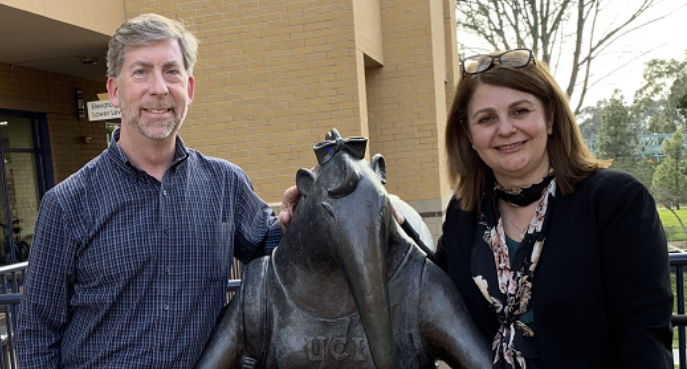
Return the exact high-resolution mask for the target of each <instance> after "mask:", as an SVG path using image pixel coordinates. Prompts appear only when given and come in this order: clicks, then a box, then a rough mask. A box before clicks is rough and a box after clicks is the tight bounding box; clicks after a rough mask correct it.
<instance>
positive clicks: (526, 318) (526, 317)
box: [506, 236, 536, 332]
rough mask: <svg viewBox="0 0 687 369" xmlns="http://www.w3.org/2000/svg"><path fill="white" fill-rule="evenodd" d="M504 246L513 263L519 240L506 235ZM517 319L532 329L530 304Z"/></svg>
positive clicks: (532, 314)
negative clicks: (506, 247)
mask: <svg viewBox="0 0 687 369" xmlns="http://www.w3.org/2000/svg"><path fill="white" fill-rule="evenodd" d="M506 246H508V259H510V264H511V265H513V258H514V257H515V252H516V251H517V250H518V247H520V242H518V241H516V240H514V239H512V238H510V237H508V236H506ZM518 320H520V321H521V322H523V323H525V324H526V325H527V326H528V327H530V329H531V330H533V331H534V313H532V305H531V304H530V307H529V309H527V311H526V312H525V313H524V314H522V315H520V318H519V319H518ZM535 332H536V331H535Z"/></svg>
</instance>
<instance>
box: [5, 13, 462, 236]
mask: <svg viewBox="0 0 687 369" xmlns="http://www.w3.org/2000/svg"><path fill="white" fill-rule="evenodd" d="M150 12H154V13H159V14H162V15H165V16H167V17H170V18H174V19H180V20H183V21H184V22H185V23H186V24H187V25H188V26H189V28H190V29H191V30H192V31H193V32H194V33H195V34H196V35H197V37H198V38H199V39H200V41H201V44H200V59H199V62H198V64H197V66H196V68H195V69H194V75H195V78H196V86H197V87H196V97H195V100H194V102H193V105H192V107H191V111H190V113H189V115H188V118H187V120H186V122H185V123H184V126H183V128H182V130H181V135H182V138H183V139H184V140H185V142H186V143H187V144H188V145H189V146H191V147H194V148H196V149H198V150H199V151H201V152H203V153H205V154H208V155H212V156H217V157H221V158H224V159H228V160H230V161H232V162H234V163H236V164H238V165H240V166H241V167H242V168H243V169H244V170H245V171H246V172H247V173H248V175H249V176H250V177H251V179H252V181H253V184H254V186H255V189H256V191H257V192H258V194H259V195H260V196H261V197H262V198H263V199H265V201H267V202H269V203H277V202H279V201H280V199H281V195H282V193H283V191H284V189H286V188H287V187H289V186H291V185H292V184H293V183H294V178H295V173H296V170H297V169H298V168H300V167H312V166H313V165H314V164H315V157H314V155H313V153H312V150H311V148H312V145H313V144H314V143H316V142H318V141H320V140H321V139H322V138H323V137H324V134H325V133H326V132H327V131H328V130H329V129H331V128H332V127H335V128H337V129H338V130H339V131H340V132H341V133H342V135H344V136H358V135H362V136H366V137H368V138H369V146H368V155H369V157H371V156H372V155H374V154H375V153H381V154H383V155H384V157H385V159H386V163H387V170H388V183H387V188H388V190H389V192H391V193H394V194H396V195H398V196H400V197H401V198H403V199H404V200H406V201H407V202H409V203H410V204H411V205H412V206H414V207H415V208H416V209H417V210H418V211H419V212H420V213H421V214H422V215H423V217H424V218H425V221H426V223H427V224H428V225H429V226H430V229H431V230H432V232H433V233H434V234H435V236H436V235H438V234H439V232H440V224H441V219H442V214H443V209H444V207H445V204H446V203H447V201H448V198H449V197H450V195H451V191H450V189H449V187H448V181H447V178H446V175H445V169H444V165H443V157H444V146H443V134H444V128H445V120H446V116H447V111H448V108H449V104H450V100H451V96H452V89H453V87H454V86H455V83H456V81H457V78H458V60H457V51H456V45H457V43H456V33H455V4H454V1H452V0H241V1H240V0H204V1H203V0H125V1H121V0H52V1H38V0H35V1H27V0H0V127H1V124H2V122H3V121H8V119H10V118H11V119H10V120H9V122H10V123H9V125H8V126H6V127H5V128H7V127H14V126H13V124H14V123H13V122H14V121H13V120H12V119H14V120H16V119H29V120H31V119H34V120H35V121H36V129H34V131H33V132H34V133H33V135H34V138H35V140H34V141H35V142H43V144H42V145H34V147H33V148H32V150H33V151H32V152H34V153H33V154H32V155H37V159H35V160H34V161H36V162H37V163H38V164H36V167H37V168H35V171H37V172H38V173H39V174H38V175H37V179H36V182H37V184H36V186H35V187H36V188H35V190H34V189H31V191H33V193H35V194H37V195H36V196H38V197H40V195H41V194H42V193H43V192H44V191H45V190H46V189H47V188H49V187H51V186H52V185H54V184H55V183H58V182H59V181H61V180H63V179H64V178H66V177H67V176H69V175H70V174H71V173H73V172H74V171H76V170H77V169H78V168H80V167H81V166H82V165H84V164H85V163H86V162H88V161H89V160H90V159H92V158H93V157H94V156H96V155H97V154H98V153H100V152H101V151H102V150H103V149H105V147H106V145H107V142H106V123H105V122H104V121H88V119H87V118H86V119H82V120H79V119H78V118H77V115H76V112H75V111H76V106H77V105H78V102H77V98H76V94H75V91H76V90H77V89H78V90H80V91H81V92H82V93H83V96H84V100H85V102H89V101H95V100H97V99H98V97H97V94H98V93H103V92H105V67H104V66H105V52H106V49H107V41H108V40H109V37H110V36H111V35H112V33H114V31H115V30H116V28H117V26H118V25H119V24H120V23H121V22H122V21H124V19H127V18H131V17H135V16H137V15H139V14H142V13H150ZM6 18H7V19H6ZM94 58H96V59H97V65H93V59H94ZM4 117H10V118H4ZM15 126H16V125H15ZM5 128H2V130H0V136H3V135H5V131H4V130H6V129H5ZM12 129H14V128H12ZM41 132H42V133H41ZM36 137H37V138H36ZM87 137H90V140H89V139H87ZM0 138H2V139H3V144H4V142H5V137H4V136H3V137H0ZM41 140H42V141H41ZM35 146H38V147H35ZM3 148H4V147H0V154H2V153H3V152H4V151H2V150H1V149H3ZM27 165H28V164H27ZM2 170H3V171H7V166H5V167H3V169H2ZM24 172H26V170H25V171H24ZM28 172H31V171H30V170H29V171H28ZM17 173H18V172H17ZM15 177H16V174H15ZM5 182H6V183H4V184H3V186H4V191H0V192H3V193H5V194H6V198H10V201H12V200H11V197H12V196H15V197H16V196H17V195H12V194H11V193H10V192H12V191H10V189H9V187H12V186H13V187H15V189H14V190H15V191H14V192H15V193H17V194H18V193H19V192H21V191H17V189H18V188H19V186H20V185H19V184H13V185H11V186H8V183H7V181H5ZM15 182H16V180H15ZM31 191H29V192H31ZM24 192H27V191H24ZM3 193H0V197H1V196H2V195H3ZM34 208H35V206H34ZM2 211H3V210H1V209H0V213H1V212H2ZM25 212H29V211H28V210H26V211H25ZM3 216H4V218H3ZM17 216H19V217H21V218H23V219H24V220H23V222H24V224H23V227H24V228H25V229H27V230H30V229H31V228H32V221H33V220H32V219H34V218H35V214H34V216H33V218H32V217H31V216H29V214H27V215H13V218H17ZM2 219H7V214H4V215H0V223H1V221H2Z"/></svg>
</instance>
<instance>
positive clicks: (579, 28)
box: [456, 0, 670, 113]
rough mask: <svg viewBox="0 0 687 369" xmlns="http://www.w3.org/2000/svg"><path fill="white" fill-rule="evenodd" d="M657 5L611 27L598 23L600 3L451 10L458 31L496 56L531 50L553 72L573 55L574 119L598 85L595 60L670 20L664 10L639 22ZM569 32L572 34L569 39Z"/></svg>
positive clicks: (512, 1) (472, 2) (654, 1)
mask: <svg viewBox="0 0 687 369" xmlns="http://www.w3.org/2000/svg"><path fill="white" fill-rule="evenodd" d="M624 3H625V6H626V7H627V2H624ZM660 3H661V1H660V0H641V1H639V5H637V6H636V7H634V8H632V10H633V11H632V12H630V13H629V15H626V16H625V18H623V19H620V20H619V22H617V23H616V22H613V23H612V24H611V25H610V26H609V25H606V24H603V22H602V21H599V20H598V19H599V14H600V13H601V12H602V11H603V10H604V7H605V6H607V5H608V4H607V2H606V1H602V0H577V1H573V0H539V1H534V0H528V1H517V0H456V9H457V12H458V17H457V18H458V19H457V23H458V28H459V29H462V30H465V31H466V32H469V33H471V34H473V35H476V36H478V37H479V38H481V39H482V40H484V41H486V42H487V43H489V45H491V47H492V48H493V49H495V50H508V49H513V48H531V49H532V50H534V51H535V52H536V53H537V56H538V57H539V58H540V59H541V60H543V61H544V62H546V63H547V64H548V65H549V66H552V67H553V64H552V63H553V62H556V61H557V60H558V58H559V57H560V56H561V55H564V56H565V57H566V58H568V57H569V56H570V53H569V52H568V50H570V49H572V50H573V52H572V66H571V73H570V79H569V81H568V85H567V87H566V88H565V91H566V92H567V94H568V96H569V97H572V96H573V93H574V92H575V89H576V88H577V87H578V85H580V84H581V88H580V91H581V92H580V98H579V102H578V104H577V106H576V107H575V109H574V111H575V113H578V112H580V109H581V107H582V105H583V102H584V96H585V94H586V92H587V89H588V88H590V87H591V86H592V85H593V84H594V83H596V82H598V80H597V81H595V82H591V77H593V75H592V69H591V66H592V62H593V61H594V59H595V58H596V57H597V56H598V55H599V54H600V53H601V52H602V51H604V49H606V48H607V47H608V46H609V45H611V44H612V43H613V42H615V41H616V40H617V39H618V38H620V37H622V36H624V35H625V34H627V33H630V32H632V31H634V30H637V29H639V28H641V27H643V26H645V25H647V24H650V23H653V22H655V21H657V20H660V19H662V18H665V17H666V16H667V15H669V14H670V11H669V10H666V13H664V15H662V16H658V17H656V18H653V19H649V20H644V19H643V18H644V17H642V15H644V13H645V12H646V11H647V10H649V9H650V8H652V7H654V6H655V5H658V4H660ZM597 22H599V23H597ZM601 28H603V29H601ZM570 29H572V30H573V32H572V33H568V31H569V30H570ZM570 46H571V47H570ZM556 64H557V63H556ZM602 78H603V77H602ZM578 79H581V80H582V82H578Z"/></svg>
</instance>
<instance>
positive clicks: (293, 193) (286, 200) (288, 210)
mask: <svg viewBox="0 0 687 369" xmlns="http://www.w3.org/2000/svg"><path fill="white" fill-rule="evenodd" d="M300 199H301V193H300V191H298V187H296V186H293V187H289V188H287V189H286V191H284V197H283V198H282V201H281V208H280V209H279V226H281V231H282V233H284V232H286V227H287V226H288V225H289V223H291V218H292V217H293V213H294V212H295V211H296V206H297V205H298V200H300Z"/></svg>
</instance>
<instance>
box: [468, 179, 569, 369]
mask: <svg viewBox="0 0 687 369" xmlns="http://www.w3.org/2000/svg"><path fill="white" fill-rule="evenodd" d="M548 179H549V178H547V180H548ZM540 191H541V192H540V196H539V198H538V201H539V203H538V205H537V208H536V210H535V213H534V217H533V218H532V221H531V222H530V224H529V226H528V227H527V232H526V233H525V237H524V238H523V239H522V241H521V243H520V246H519V247H518V249H517V252H516V253H515V258H514V259H513V265H511V263H510V258H509V255H508V246H507V245H506V235H505V232H504V229H503V222H504V219H503V218H501V215H500V213H499V208H498V197H497V195H496V194H495V192H494V191H487V194H486V196H485V200H484V204H483V207H482V212H481V213H480V214H479V215H478V219H477V234H481V235H482V239H481V240H477V241H475V244H474V245H473V248H472V258H471V261H470V270H471V273H472V276H473V280H474V281H475V283H476V284H477V287H479V289H480V291H481V292H482V295H484V298H486V299H487V301H488V302H489V305H490V308H491V310H492V311H494V313H495V314H496V315H497V316H498V319H499V322H500V323H501V326H500V328H499V331H498V333H497V334H496V336H495V337H494V340H493V342H492V353H493V357H494V362H493V367H494V368H504V369H516V368H522V369H526V368H527V364H528V362H529V361H530V360H528V359H535V360H537V361H538V357H539V352H538V349H537V345H536V340H534V339H532V338H533V337H534V331H533V330H531V329H530V328H529V327H528V326H527V325H526V324H524V323H522V322H521V321H520V320H519V317H520V315H521V314H523V313H525V312H527V310H528V309H529V307H530V302H531V299H532V282H533V279H534V270H535V268H536V267H537V262H538V261H539V256H540V255H541V252H542V249H543V247H544V241H545V238H546V230H547V228H548V223H549V219H551V213H552V209H553V205H554V202H555V193H556V180H555V178H553V179H551V181H550V182H549V183H548V185H546V186H545V187H543V189H540ZM535 201H537V200H535ZM494 270H496V273H494ZM534 362H535V361H532V364H534ZM534 366H536V364H534ZM531 367H532V365H531V366H530V369H532V368H531Z"/></svg>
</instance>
